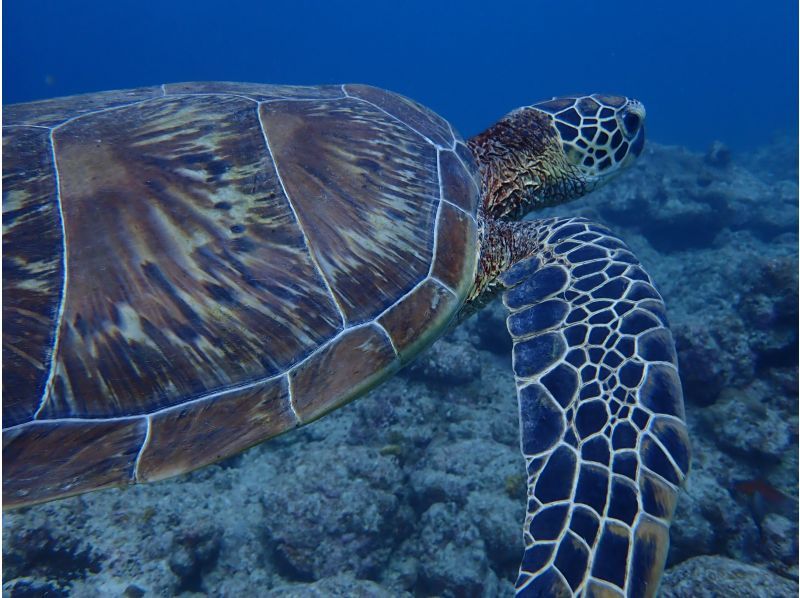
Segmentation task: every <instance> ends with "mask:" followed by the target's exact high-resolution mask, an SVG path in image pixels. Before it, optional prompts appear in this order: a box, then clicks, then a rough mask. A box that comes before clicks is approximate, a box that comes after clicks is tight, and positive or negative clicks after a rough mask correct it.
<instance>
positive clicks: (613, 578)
mask: <svg viewBox="0 0 800 598" xmlns="http://www.w3.org/2000/svg"><path fill="white" fill-rule="evenodd" d="M529 226H530V231H529V234H530V235H532V236H533V237H534V238H535V239H536V243H535V246H536V248H537V250H536V251H535V253H534V255H532V256H530V257H528V258H526V259H523V260H521V261H520V262H518V263H517V264H515V265H514V266H513V267H512V268H511V269H510V270H509V271H508V272H506V273H505V274H503V275H502V276H501V277H500V281H501V283H502V284H503V285H504V286H505V289H506V290H505V293H504V298H503V300H504V304H505V306H506V308H507V309H508V312H509V315H508V320H507V325H508V329H509V332H510V333H511V336H512V339H513V342H514V350H513V365H514V374H515V380H516V386H517V396H518V401H519V416H520V431H521V432H520V433H521V438H520V441H521V448H522V452H523V455H524V457H525V460H526V466H527V471H528V509H527V515H526V519H525V526H524V530H523V535H524V541H525V555H524V557H523V560H522V565H521V567H520V573H519V578H518V581H517V595H518V596H526V597H527V596H531V597H532V596H542V597H545V596H546V597H555V596H595V595H602V596H629V597H634V598H637V597H640V596H653V595H655V592H656V590H657V586H658V579H659V577H660V574H661V571H662V569H663V567H664V562H665V560H666V554H667V548H668V544H669V524H670V520H671V518H672V514H673V512H674V510H675V503H676V500H677V495H678V492H679V489H680V486H681V485H682V483H683V481H684V479H685V477H686V474H687V472H688V468H689V451H690V449H689V440H688V436H687V432H686V426H685V422H684V410H683V395H682V391H681V385H680V379H679V377H678V370H677V358H676V354H675V347H674V342H673V339H672V334H671V333H670V331H669V328H668V323H667V319H666V310H665V308H664V304H663V301H662V299H661V296H660V295H659V294H658V292H657V291H656V290H655V288H654V287H653V284H652V282H651V281H650V278H649V276H648V275H647V273H646V272H645V271H644V269H643V268H642V267H641V265H640V264H639V262H638V260H637V259H636V258H635V256H634V255H633V254H632V253H631V251H630V250H629V249H628V248H627V246H626V245H625V244H624V243H623V242H622V241H621V240H619V239H617V238H616V237H614V236H613V235H612V234H611V233H610V232H609V231H608V230H606V229H605V228H603V227H601V226H599V225H596V224H592V223H590V222H588V221H586V220H584V219H580V218H572V219H552V220H542V221H536V222H531V223H529Z"/></svg>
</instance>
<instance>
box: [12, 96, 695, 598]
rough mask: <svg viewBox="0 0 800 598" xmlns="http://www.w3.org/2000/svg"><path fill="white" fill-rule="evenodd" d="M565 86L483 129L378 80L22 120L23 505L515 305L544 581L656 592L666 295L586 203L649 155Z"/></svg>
mask: <svg viewBox="0 0 800 598" xmlns="http://www.w3.org/2000/svg"><path fill="white" fill-rule="evenodd" d="M643 143H644V108H643V107H642V105H641V104H640V103H638V102H637V101H635V100H630V99H627V98H624V97H615V96H605V95H591V96H583V97H568V98H557V99H553V100H549V101H545V102H542V103H539V104H535V105H533V106H528V107H525V108H521V109H518V110H515V111H513V112H511V113H510V114H508V115H507V116H506V117H504V118H503V119H502V120H500V121H499V122H498V123H497V124H495V125H493V126H492V127H491V128H490V129H488V130H487V131H486V132H484V133H482V134H480V135H478V136H477V137H474V138H473V139H470V140H469V141H467V142H466V143H465V142H464V141H463V140H462V139H461V137H459V135H458V134H457V133H456V132H455V131H454V130H453V128H452V127H451V126H450V125H449V124H448V123H447V121H445V120H443V119H442V118H441V117H439V116H438V115H436V114H434V113H433V112H431V111H430V110H427V109H426V108H424V107H422V106H420V105H419V104H416V103H414V102H412V101H410V100H408V99H406V98H403V97H401V96H399V95H396V94H393V93H390V92H387V91H383V90H380V89H376V88H372V87H367V86H361V85H341V86H322V87H289V86H272V85H255V84H233V83H189V84H176V85H165V86H161V87H156V88H143V89H134V90H128V91H116V92H108V93H96V94H90V95H85V96H77V97H71V98H63V99H55V100H46V101H42V102H34V103H30V104H22V105H15V106H8V107H6V109H5V110H4V114H3V158H4V159H3V226H4V235H3V250H4V252H3V265H4V269H3V299H4V301H3V365H4V388H3V426H4V427H3V470H4V471H3V473H4V475H3V502H4V506H6V507H14V506H21V505H29V504H34V503H38V502H42V501H47V500H51V499H56V498H60V497H65V496H70V495H73V494H78V493H81V492H86V491H89V490H95V489H99V488H105V487H109V486H117V485H125V484H131V483H135V482H145V481H151V480H159V479H163V478H166V477H169V476H172V475H175V474H179V473H182V472H186V471H189V470H192V469H195V468H197V467H200V466H202V465H205V464H208V463H213V462H215V461H218V460H219V459H222V458H224V457H226V456H228V455H231V454H233V453H236V452H238V451H241V450H243V449H245V448H247V447H249V446H252V445H253V444H255V443H258V442H261V441H263V440H265V439H267V438H270V437H272V436H275V435H277V434H280V433H282V432H284V431H287V430H289V429H292V428H295V427H297V426H300V425H302V424H304V423H307V422H310V421H312V420H314V419H316V418H318V417H320V416H322V415H323V414H325V413H327V412H328V411H330V410H332V409H334V408H336V407H338V406H340V405H342V404H344V403H346V402H348V401H350V400H352V399H353V398H355V397H357V396H359V395H361V394H363V393H364V392H366V391H367V390H368V389H370V388H372V387H373V386H375V385H376V384H378V383H379V382H380V381H382V380H383V379H385V378H386V377H388V376H390V375H391V374H393V373H395V372H396V371H397V370H398V369H400V368H401V367H402V366H403V365H404V364H406V363H408V361H409V360H410V359H412V358H413V357H414V356H415V355H417V354H418V353H419V352H420V351H421V350H422V349H423V348H425V347H426V346H428V345H429V344H430V343H432V342H433V341H434V340H435V339H436V338H438V337H439V336H440V335H441V334H442V333H443V332H444V331H445V330H447V328H448V327H449V326H450V325H451V324H452V323H453V322H455V321H457V320H459V319H462V318H464V317H466V316H468V315H469V314H470V313H472V312H474V311H475V310H476V309H478V308H479V307H480V306H482V305H484V304H485V303H486V302H487V301H488V300H489V299H491V298H492V297H494V296H497V295H500V294H501V295H502V298H503V303H504V304H505V306H506V308H507V310H508V313H509V315H508V320H507V326H508V330H509V332H510V333H511V337H512V339H513V343H514V347H513V369H514V375H515V379H516V387H517V395H518V402H519V420H520V428H521V447H522V451H523V454H524V457H525V463H526V466H527V472H528V503H527V517H526V520H525V526H524V541H525V552H524V556H523V559H522V565H521V567H520V573H519V578H518V582H517V591H518V593H519V594H520V595H528V596H561V595H571V594H583V595H587V596H589V595H591V596H599V595H603V596H621V595H626V596H651V595H653V594H654V593H655V590H656V588H657V586H658V580H659V577H660V574H661V571H662V569H663V565H664V561H665V557H666V550H667V545H668V526H669V521H670V518H671V517H672V513H673V510H674V507H675V502H676V497H677V494H678V491H679V487H680V485H681V483H682V481H683V479H684V476H685V475H686V472H687V469H688V462H689V449H688V439H687V434H686V429H685V425H684V422H683V417H684V413H683V402H682V394H681V387H680V382H679V378H678V373H677V367H676V357H675V350H674V347H673V341H672V337H671V334H670V332H669V329H668V327H667V321H666V317H665V310H664V306H663V303H662V300H661V297H660V296H659V294H658V293H657V292H656V290H655V289H654V288H653V286H652V284H651V282H650V278H649V277H648V275H647V274H646V273H645V271H644V270H643V269H642V267H641V266H640V265H639V263H638V262H637V260H636V259H635V258H634V256H633V255H632V254H631V252H630V250H629V249H628V248H627V247H626V246H625V245H624V244H623V243H622V242H621V241H620V240H618V239H617V238H616V237H614V236H613V235H612V234H611V233H610V232H609V231H607V230H606V229H605V228H603V227H601V226H597V225H595V224H591V223H589V222H587V221H585V220H582V219H569V218H559V219H549V220H539V221H522V222H515V220H518V219H519V218H521V217H522V216H523V215H524V214H526V213H527V212H529V211H530V210H532V209H535V208H537V207H540V206H545V205H552V204H556V203H560V202H564V201H567V200H570V199H573V198H576V197H578V196H580V195H583V194H585V193H586V192H588V191H590V190H592V189H594V188H596V187H597V186H598V185H600V184H601V183H603V182H605V181H606V180H608V179H609V178H611V177H612V176H613V175H614V174H616V173H617V172H619V171H620V170H621V169H622V168H624V167H625V166H626V165H627V164H629V163H630V162H631V161H632V160H633V159H634V158H635V157H636V156H637V155H638V154H639V153H640V152H641V151H642V146H643Z"/></svg>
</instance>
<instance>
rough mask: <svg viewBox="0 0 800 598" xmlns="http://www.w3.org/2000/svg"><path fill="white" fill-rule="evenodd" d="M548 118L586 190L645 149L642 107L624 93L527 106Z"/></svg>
mask: <svg viewBox="0 0 800 598" xmlns="http://www.w3.org/2000/svg"><path fill="white" fill-rule="evenodd" d="M530 108H531V109H533V110H540V111H541V112H542V113H544V114H547V115H549V116H550V117H551V119H552V120H551V123H552V124H551V127H552V128H553V129H554V131H555V133H556V135H557V136H558V139H559V140H560V143H561V147H562V150H563V152H564V156H565V157H566V159H567V162H568V164H570V165H571V166H572V167H574V168H575V169H577V171H578V176H580V177H581V178H582V179H583V180H584V181H586V183H587V186H588V187H589V190H591V189H594V188H596V187H597V186H598V185H600V184H602V183H604V182H605V181H606V180H608V179H609V178H610V177H612V176H613V175H615V174H617V173H619V172H620V171H621V170H622V169H624V168H625V167H626V166H628V165H629V164H631V163H632V162H633V160H635V159H636V158H637V157H638V156H639V154H641V153H642V149H643V148H644V119H645V110H644V106H643V105H642V103H641V102H639V101H638V100H633V99H630V98H626V97H624V96H609V95H602V94H593V95H590V96H579V97H564V98H554V99H552V100H549V101H547V102H541V103H539V104H534V105H533V106H531V107H530Z"/></svg>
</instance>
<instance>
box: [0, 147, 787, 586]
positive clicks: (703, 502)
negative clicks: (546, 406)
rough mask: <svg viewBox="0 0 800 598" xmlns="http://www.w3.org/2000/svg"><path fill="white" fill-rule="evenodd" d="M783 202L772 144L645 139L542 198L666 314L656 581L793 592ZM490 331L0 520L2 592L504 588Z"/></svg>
mask: <svg viewBox="0 0 800 598" xmlns="http://www.w3.org/2000/svg"><path fill="white" fill-rule="evenodd" d="M797 207H798V189H797V153H796V149H795V146H794V143H793V142H788V141H787V142H776V143H774V144H772V145H770V146H768V147H765V148H763V149H762V150H760V151H758V152H755V153H754V154H751V155H746V156H736V155H733V156H732V155H731V154H730V152H728V151H727V150H726V148H724V146H721V145H716V146H715V147H714V148H712V150H710V151H709V152H708V153H707V154H706V155H702V154H696V153H692V152H689V151H687V150H684V149H682V148H677V147H664V146H659V145H657V144H651V145H650V147H649V149H648V150H646V155H645V156H644V157H643V159H641V160H640V163H639V164H638V165H637V166H636V167H634V168H633V169H632V170H631V171H630V172H629V173H626V174H625V175H623V176H622V177H621V178H620V179H619V180H618V181H617V182H616V183H615V184H612V185H610V186H609V187H607V188H605V189H603V190H601V191H600V192H598V193H595V194H594V195H593V196H592V197H589V198H587V199H585V200H582V201H580V202H578V203H575V204H572V205H571V206H566V207H561V208H559V209H558V210H556V211H557V212H558V213H560V214H566V213H571V214H580V215H585V216H587V217H589V218H592V219H596V220H599V221H602V222H605V223H606V224H608V225H609V226H610V227H611V228H612V229H613V230H616V231H618V232H619V233H620V234H621V235H622V236H623V237H624V238H625V239H626V240H627V241H628V242H629V244H630V245H631V246H632V248H633V249H634V251H635V253H636V254H637V255H638V256H639V258H640V259H641V260H642V261H643V262H644V264H645V265H646V267H647V268H648V270H649V271H650V273H651V274H652V275H653V277H654V279H655V280H656V283H657V285H658V286H659V288H660V290H661V291H662V293H663V295H664V297H665V299H666V301H667V305H668V308H669V312H670V317H671V321H672V324H673V328H674V331H675V336H676V339H677V343H678V352H679V359H680V363H681V369H682V377H683V381H684V386H685V393H686V410H687V417H688V422H689V427H690V431H691V435H692V441H693V451H694V459H693V470H692V473H691V475H690V477H689V481H688V484H687V489H686V492H685V493H684V495H683V496H682V499H681V502H680V504H679V507H678V511H677V515H676V519H675V523H674V526H673V530H672V547H671V550H670V554H669V563H668V566H669V567H670V569H669V571H668V572H667V574H666V575H665V579H664V583H663V586H662V595H663V596H675V597H678V596H700V595H703V596H707V595H725V596H736V595H741V596H769V597H777V596H795V595H797V591H798V586H797V575H798V572H797V550H798V547H797V537H798V529H797V495H798V488H797V476H796V473H797V468H798V453H797V446H798V444H797V443H798V431H797V430H798V422H797V411H798V397H797V386H798V376H797V360H798V339H797V326H798V309H797V306H798V298H797V285H798V281H797V268H798V264H797V242H798V238H797ZM503 331H504V323H503V321H502V310H501V309H500V308H499V306H494V307H493V308H489V309H488V310H486V311H485V312H484V313H482V314H479V315H478V316H477V317H475V318H473V319H471V320H470V321H468V322H467V323H465V324H464V325H462V326H461V327H460V328H458V329H456V330H455V331H453V332H452V333H451V334H450V335H448V337H447V338H445V339H443V340H442V341H440V343H438V344H437V345H436V346H434V347H433V348H432V349H431V350H430V351H429V352H428V353H426V354H425V355H423V356H422V357H421V358H420V361H419V363H418V364H417V365H415V366H414V367H411V368H408V370H406V371H405V372H403V373H402V374H401V375H399V376H397V377H395V378H394V379H393V380H391V381H390V382H389V383H387V384H386V385H384V386H382V387H381V388H379V389H377V390H376V391H374V392H373V393H372V394H371V395H369V396H368V397H365V398H363V399H361V400H360V401H357V402H356V403H354V404H352V405H350V406H348V407H347V408H345V409H342V410H340V411H338V412H336V413H334V414H332V415H330V416H328V417H326V418H324V419H323V420H321V421H319V422H317V423H315V424H313V425H311V426H309V427H308V428H306V429H303V430H299V431H297V432H294V433H291V434H288V435H286V436H284V437H282V438H279V439H277V440H275V441H273V442H270V443H266V444H264V445H261V446H259V447H256V448H255V449H253V450H251V451H249V452H247V453H246V454H244V455H241V456H238V457H234V458H232V459H229V460H227V461H225V462H223V463H221V464H219V465H216V466H213V467H209V468H206V469H203V470H200V471H198V472H196V473H194V474H191V475H188V476H185V477H182V478H179V479H177V480H172V481H167V482H162V483H158V484H153V485H149V486H141V487H135V488H131V489H128V490H125V491H117V490H112V491H106V492H99V493H95V494H90V495H85V496H80V497H75V498H72V499H68V500H64V501H60V502H56V503H52V504H46V505H41V506H38V507H33V508H28V509H24V510H20V511H16V512H12V513H8V514H6V516H5V517H4V520H3V580H4V586H3V587H4V595H6V596H12V597H23V596H45V595H46V596H67V595H75V596H126V597H130V598H133V597H138V596H167V595H174V594H181V595H184V596H190V595H193V594H194V595H203V594H208V595H214V596H241V595H262V596H376V597H378V596H400V595H409V596H411V595H413V596H433V595H437V596H506V595H510V594H511V593H512V588H513V580H514V577H515V574H516V569H517V565H518V559H519V556H520V550H521V533H520V526H521V523H522V518H523V504H524V496H525V478H524V468H523V465H522V460H521V458H520V457H519V454H518V439H517V415H516V414H517V408H516V399H515V393H514V384H513V379H512V376H511V371H510V365H509V361H510V354H509V350H510V346H509V342H508V339H507V337H506V336H505V334H504V332H503ZM732 579H736V583H735V585H731V583H732V582H731V580H732Z"/></svg>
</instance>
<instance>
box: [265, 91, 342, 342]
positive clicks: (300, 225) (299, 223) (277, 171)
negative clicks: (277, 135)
mask: <svg viewBox="0 0 800 598" xmlns="http://www.w3.org/2000/svg"><path fill="white" fill-rule="evenodd" d="M259 106H260V104H259ZM258 124H259V126H260V127H261V134H262V135H263V136H264V143H266V144H267V151H268V152H269V157H270V159H271V160H272V164H273V166H274V167H275V175H276V176H277V177H278V182H279V183H280V184H281V189H282V190H283V194H284V195H285V196H286V202H287V203H288V204H289V208H290V209H291V210H292V214H294V218H295V221H296V222H297V228H299V229H300V232H301V233H302V235H303V241H304V242H305V244H306V249H307V250H308V255H309V257H310V258H311V261H312V262H314V266H316V268H317V272H319V275H320V278H322V281H323V282H324V283H325V286H326V287H327V289H328V293H329V294H330V296H331V300H332V301H333V303H334V305H336V307H337V309H338V310H339V315H340V316H341V318H342V327H346V326H347V318H346V317H345V315H344V310H343V309H342V306H341V305H340V304H339V301H338V300H337V299H336V295H335V294H334V292H333V288H331V284H330V282H328V279H327V277H326V276H325V272H323V271H322V266H320V264H319V262H318V261H317V257H316V255H315V254H314V251H313V250H312V249H311V243H310V242H309V240H308V236H307V235H306V231H305V229H304V228H303V221H302V220H301V219H300V216H299V215H298V214H297V210H295V209H294V204H293V203H292V198H291V197H289V192H288V191H287V190H286V185H284V184H283V177H281V172H280V169H279V168H278V162H277V160H275V154H273V153H272V147H271V146H270V144H269V137H268V136H267V128H266V127H265V126H264V121H263V120H262V119H261V110H258Z"/></svg>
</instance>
